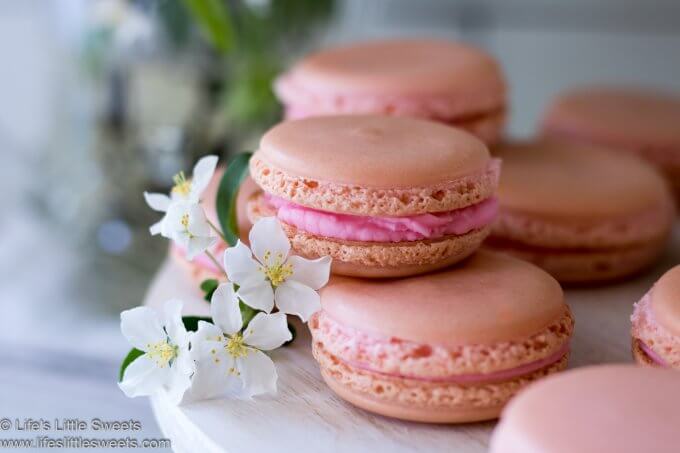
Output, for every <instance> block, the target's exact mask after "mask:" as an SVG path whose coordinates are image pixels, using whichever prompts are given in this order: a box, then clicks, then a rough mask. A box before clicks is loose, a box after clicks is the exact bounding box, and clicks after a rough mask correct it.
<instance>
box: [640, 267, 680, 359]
mask: <svg viewBox="0 0 680 453" xmlns="http://www.w3.org/2000/svg"><path fill="white" fill-rule="evenodd" d="M631 323H632V326H631V336H632V352H633V358H634V359H635V361H636V362H638V363H639V364H641V365H649V366H655V367H663V368H669V367H670V368H677V369H680V266H675V267H674V268H672V269H671V270H669V271H668V272H666V273H665V274H664V275H663V276H662V277H661V278H660V279H659V280H658V281H657V282H656V283H655V284H654V286H653V287H652V289H651V290H650V291H649V292H648V293H647V294H645V296H644V297H643V298H642V299H641V300H640V301H639V302H638V303H637V304H635V310H634V311H633V315H632V316H631Z"/></svg>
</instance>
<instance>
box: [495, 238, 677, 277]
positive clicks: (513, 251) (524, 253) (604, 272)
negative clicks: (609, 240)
mask: <svg viewBox="0 0 680 453" xmlns="http://www.w3.org/2000/svg"><path fill="white" fill-rule="evenodd" d="M485 246H487V247H488V248H491V249H493V250H496V251H499V252H503V253H508V254H510V255H513V256H516V257H517V258H520V259H523V260H526V261H529V262H531V263H533V264H535V265H537V266H539V267H540V268H542V269H544V270H545V271H546V272H548V273H549V274H550V275H552V276H553V277H555V279H557V280H558V281H559V282H561V283H566V284H589V283H601V282H607V281H614V280H618V279H621V278H624V277H627V276H630V275H633V274H635V273H637V272H640V271H642V270H644V269H645V268H647V267H648V266H649V265H650V264H652V263H653V262H654V261H655V260H656V258H657V257H658V256H659V255H660V254H661V253H662V252H663V250H664V249H665V246H666V238H665V237H664V238H662V239H658V240H655V241H649V242H647V243H641V244H636V245H633V246H629V247H621V248H603V249H601V250H598V249H587V248H583V249H558V248H549V247H535V246H529V245H525V244H519V243H514V242H509V241H505V240H496V239H494V238H493V237H492V239H490V240H489V241H487V243H486V244H485Z"/></svg>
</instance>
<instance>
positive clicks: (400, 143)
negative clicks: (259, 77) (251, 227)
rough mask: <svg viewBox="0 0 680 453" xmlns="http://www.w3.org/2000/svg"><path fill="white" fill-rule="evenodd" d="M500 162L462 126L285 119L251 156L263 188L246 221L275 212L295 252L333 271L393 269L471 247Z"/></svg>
mask: <svg viewBox="0 0 680 453" xmlns="http://www.w3.org/2000/svg"><path fill="white" fill-rule="evenodd" d="M498 172H499V163H498V161H496V160H494V159H491V157H490V156H489V152H488V150H487V148H486V146H485V145H484V144H483V143H482V142H481V141H480V140H478V139H477V138H475V137H474V136H472V135H470V134H468V133H467V132H464V131H462V130H458V129H454V128H451V127H448V126H444V125H442V124H439V123H434V122H430V121H425V120H420V119H414V118H406V117H389V116H371V115H348V116H321V117H313V118H305V119H302V120H294V121H287V122H284V123H281V124H279V125H277V126H275V127H274V128H273V129H271V130H270V131H269V132H268V133H267V134H265V135H264V137H263V138H262V141H261V142H260V147H259V149H258V151H257V152H255V154H254V155H253V157H252V158H251V160H250V173H251V176H252V178H253V179H254V180H255V182H256V183H257V184H258V185H259V186H260V187H261V188H262V189H263V193H261V194H258V195H256V196H255V197H253V198H251V202H250V203H249V205H248V213H249V216H250V219H251V221H253V222H255V221H256V220H257V219H258V218H260V217H268V216H277V217H278V219H279V220H280V221H281V223H282V226H283V229H284V231H285V232H286V234H287V235H288V237H289V238H290V240H291V246H292V249H293V250H294V252H295V253H296V254H298V255H302V256H304V257H307V258H316V257H321V256H330V257H331V258H332V259H333V265H332V272H333V273H336V274H343V275H351V276H358V277H397V276H408V275H414V274H418V273H424V272H428V271H432V270H435V269H439V268H442V267H446V266H448V265H450V264H453V263H455V262H457V261H460V260H462V259H463V258H465V257H467V256H469V255H470V254H471V253H473V252H474V251H475V250H476V249H477V248H478V247H479V245H480V244H481V242H482V241H483V240H484V238H485V237H486V236H487V234H488V233H489V230H490V228H491V226H490V225H491V222H492V221H493V219H494V218H495V216H496V210H497V203H496V200H495V197H494V194H495V191H496V187H497V182H498Z"/></svg>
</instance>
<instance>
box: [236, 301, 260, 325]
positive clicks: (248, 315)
mask: <svg viewBox="0 0 680 453" xmlns="http://www.w3.org/2000/svg"><path fill="white" fill-rule="evenodd" d="M238 308H239V309H240V310H241V317H242V318H243V330H245V328H246V327H248V324H249V323H250V321H251V320H252V319H253V318H254V317H255V315H256V314H258V313H259V312H260V310H255V309H254V308H252V307H250V306H249V305H246V304H244V303H243V301H242V300H241V299H239V301H238Z"/></svg>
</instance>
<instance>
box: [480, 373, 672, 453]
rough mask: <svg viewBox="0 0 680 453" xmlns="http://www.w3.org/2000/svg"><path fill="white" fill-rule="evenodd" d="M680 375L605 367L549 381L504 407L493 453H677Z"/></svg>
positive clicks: (562, 374) (561, 376) (529, 389)
mask: <svg viewBox="0 0 680 453" xmlns="http://www.w3.org/2000/svg"><path fill="white" fill-rule="evenodd" d="M679 389H680V373H676V372H673V371H669V370H660V369H652V368H644V367H638V366H634V365H600V366H591V367H585V368H578V369H576V370H571V371H567V372H566V373H560V374H559V375H555V376H551V377H549V378H547V379H544V380H542V381H541V382H538V383H536V384H534V385H531V386H530V387H528V388H527V389H526V390H524V391H522V392H521V393H520V394H519V395H518V396H517V397H516V398H515V399H513V400H512V401H511V402H510V404H508V406H507V407H506V408H505V410H504V411H503V413H502V415H501V421H500V423H499V424H498V426H497V427H496V430H495V431H494V433H493V435H492V438H491V445H490V449H489V451H490V453H530V452H531V453H539V452H540V453H548V452H549V453H574V452H578V453H608V452H612V453H614V452H615V453H642V452H645V453H647V452H649V453H651V452H654V453H676V452H677V451H678V427H680V409H679V408H680V391H679Z"/></svg>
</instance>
